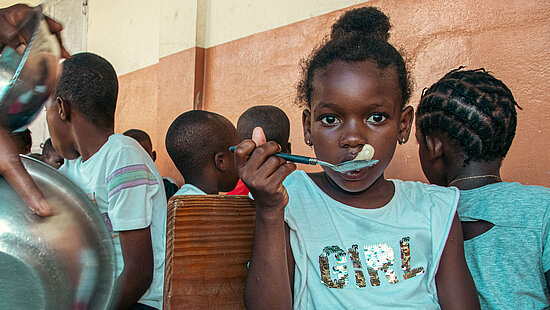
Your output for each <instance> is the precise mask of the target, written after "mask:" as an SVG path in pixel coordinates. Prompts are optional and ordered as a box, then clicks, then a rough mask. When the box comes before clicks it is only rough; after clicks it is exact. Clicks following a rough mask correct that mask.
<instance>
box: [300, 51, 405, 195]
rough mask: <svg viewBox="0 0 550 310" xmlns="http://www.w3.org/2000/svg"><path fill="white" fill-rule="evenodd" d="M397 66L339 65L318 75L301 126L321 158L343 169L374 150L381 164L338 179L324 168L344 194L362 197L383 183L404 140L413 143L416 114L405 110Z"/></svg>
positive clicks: (333, 172)
mask: <svg viewBox="0 0 550 310" xmlns="http://www.w3.org/2000/svg"><path fill="white" fill-rule="evenodd" d="M401 103H402V99H401V90H400V88H399V83H398V79H397V72H396V70H395V68H394V66H388V67H387V68H386V69H382V70H381V69H379V68H378V66H377V64H376V63H375V62H373V61H370V60H367V61H363V62H352V63H346V62H341V61H338V62H334V63H332V64H330V65H329V66H328V67H327V68H326V69H323V70H318V71H316V73H315V75H314V78H313V93H312V96H311V106H310V110H305V111H304V114H303V119H302V123H303V126H304V137H305V140H306V141H308V140H309V141H311V143H313V146H314V150H315V154H316V156H317V158H319V159H320V160H323V161H327V162H329V163H333V164H338V163H342V162H344V161H348V160H352V159H354V158H355V156H357V153H359V152H360V151H361V149H362V148H363V145H365V144H367V143H368V144H370V145H372V146H373V147H374V150H375V151H374V158H373V159H377V160H379V162H378V163H377V164H376V165H374V166H372V167H368V168H364V169H361V170H359V171H351V172H345V173H338V172H335V171H333V170H332V169H329V168H324V169H325V173H326V174H327V175H328V177H329V178H330V179H331V180H332V181H333V183H335V184H336V185H337V186H338V187H339V188H340V189H342V190H344V191H346V192H354V193H356V192H361V191H364V190H366V189H368V188H369V187H370V186H371V185H372V184H373V183H374V182H375V181H377V180H383V175H384V170H385V169H386V167H387V166H388V164H389V163H390V161H391V159H392V156H393V154H394V151H395V146H396V143H397V142H398V141H399V140H402V139H405V141H406V140H407V139H408V137H409V132H410V128H411V122H412V118H413V111H412V108H411V107H407V108H405V109H402V108H401Z"/></svg>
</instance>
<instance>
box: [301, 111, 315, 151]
mask: <svg viewBox="0 0 550 310" xmlns="http://www.w3.org/2000/svg"><path fill="white" fill-rule="evenodd" d="M302 128H303V129H304V142H305V143H306V144H307V145H309V146H312V145H313V141H312V140H311V111H309V109H305V110H304V111H303V112H302Z"/></svg>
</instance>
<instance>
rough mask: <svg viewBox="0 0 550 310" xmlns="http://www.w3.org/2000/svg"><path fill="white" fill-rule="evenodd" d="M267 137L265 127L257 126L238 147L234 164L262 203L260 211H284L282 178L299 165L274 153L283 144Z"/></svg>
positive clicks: (284, 198)
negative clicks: (248, 137) (263, 128)
mask: <svg viewBox="0 0 550 310" xmlns="http://www.w3.org/2000/svg"><path fill="white" fill-rule="evenodd" d="M265 140H266V139H265V134H264V132H263V130H262V128H260V127H256V128H255V129H254V132H253V133H252V140H244V141H243V142H241V143H240V144H239V145H238V146H237V148H236V149H235V165H236V168H237V171H238V173H239V177H240V178H241V180H242V181H243V183H244V184H245V185H246V187H248V189H249V190H250V192H251V193H252V196H253V197H254V200H256V202H257V205H258V206H261V209H259V210H258V211H260V212H262V211H263V212H273V213H282V212H283V210H284V208H285V206H286V205H287V203H288V193H287V191H286V189H285V187H284V186H283V180H284V179H285V178H286V177H287V176H288V175H289V174H290V173H292V171H294V170H296V165H295V164H294V163H289V162H286V161H285V160H284V159H282V158H280V157H276V156H273V154H275V153H277V152H280V151H281V146H280V145H279V144H277V143H276V142H273V141H270V142H267V143H266V141H265Z"/></svg>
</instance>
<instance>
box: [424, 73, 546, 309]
mask: <svg viewBox="0 0 550 310" xmlns="http://www.w3.org/2000/svg"><path fill="white" fill-rule="evenodd" d="M516 106H517V107H519V106H518V105H517V103H516V101H515V100H514V97H513V96H512V92H511V91H510V89H508V87H506V85H504V83H503V82H502V81H500V80H498V79H496V78H495V77H493V76H492V75H491V74H489V73H488V72H486V71H485V70H483V69H478V70H467V71H466V70H461V69H457V70H453V71H451V72H449V73H448V74H447V75H445V76H444V77H443V78H442V79H441V80H439V81H438V82H437V83H435V84H434V85H432V86H431V87H430V88H429V89H428V90H427V91H425V92H424V94H423V95H422V99H421V100H420V104H419V106H418V111H417V121H416V126H417V127H416V128H417V130H416V136H417V140H418V144H419V155H420V161H421V163H422V170H423V171H424V173H425V175H426V177H427V178H428V180H429V181H430V182H431V183H435V184H439V185H443V186H456V187H458V188H459V189H460V190H461V191H460V201H459V204H458V211H457V212H458V215H459V216H460V220H461V221H462V229H463V234H464V240H465V242H464V250H465V254H466V261H467V263H468V266H469V268H470V270H471V272H472V276H473V278H474V281H475V283H476V287H477V289H478V295H479V300H480V303H481V307H482V308H483V309H543V308H548V307H549V306H550V304H549V302H548V300H549V298H550V296H549V295H548V287H549V286H548V283H549V278H550V271H549V270H550V250H548V248H549V247H550V242H549V241H550V239H549V238H550V232H549V224H550V189H548V188H546V187H542V186H528V185H522V184H519V183H508V182H502V180H501V178H500V166H501V163H502V160H503V159H504V157H505V156H506V153H507V152H508V150H509V149H510V145H511V144H512V140H513V139H514V135H515V133H516V121H517V120H516Z"/></svg>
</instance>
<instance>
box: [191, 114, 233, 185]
mask: <svg viewBox="0 0 550 310" xmlns="http://www.w3.org/2000/svg"><path fill="white" fill-rule="evenodd" d="M226 127H227V128H226V133H228V134H227V135H228V136H230V139H229V140H228V143H227V147H226V148H225V149H224V150H220V151H219V152H217V153H215V154H214V155H213V156H211V158H210V159H211V160H209V161H208V162H207V163H206V166H205V167H204V169H202V171H201V172H200V173H198V174H194V173H193V174H190V173H186V174H185V175H183V177H184V179H185V182H186V183H188V184H192V185H194V186H196V187H197V188H198V189H200V190H201V191H203V192H205V193H206V194H208V195H218V194H219V193H220V192H229V191H231V190H232V189H234V188H235V185H237V182H238V181H239V176H238V175H237V171H236V170H235V159H234V156H233V153H231V152H230V151H229V147H230V146H232V145H236V144H237V143H239V138H238V134H237V130H236V129H235V127H234V126H233V125H232V124H230V123H229V124H228V126H226ZM229 133H232V134H229Z"/></svg>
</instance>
